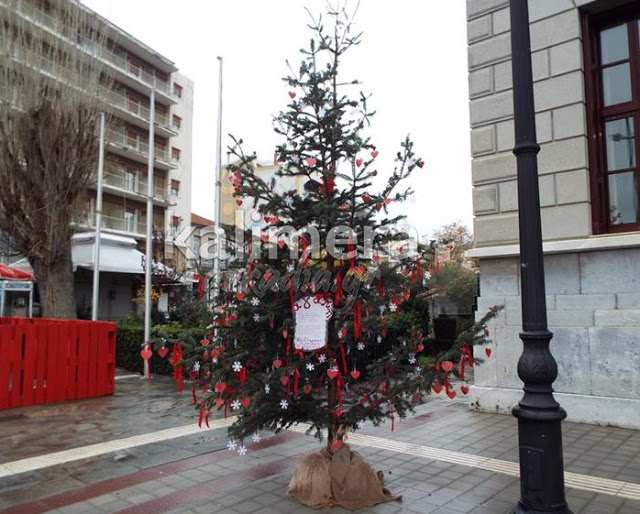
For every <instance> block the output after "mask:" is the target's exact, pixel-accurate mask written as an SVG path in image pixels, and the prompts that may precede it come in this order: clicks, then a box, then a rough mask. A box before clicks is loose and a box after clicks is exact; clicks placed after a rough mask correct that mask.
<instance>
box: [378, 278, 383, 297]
mask: <svg viewBox="0 0 640 514" xmlns="http://www.w3.org/2000/svg"><path fill="white" fill-rule="evenodd" d="M378 296H379V297H380V298H384V280H382V277H380V278H379V279H378Z"/></svg>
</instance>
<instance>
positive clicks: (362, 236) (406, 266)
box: [184, 10, 486, 506]
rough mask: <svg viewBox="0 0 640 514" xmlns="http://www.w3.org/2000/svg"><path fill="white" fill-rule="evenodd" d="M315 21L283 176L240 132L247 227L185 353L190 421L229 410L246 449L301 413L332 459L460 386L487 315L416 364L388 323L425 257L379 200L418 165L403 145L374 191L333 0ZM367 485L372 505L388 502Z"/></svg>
mask: <svg viewBox="0 0 640 514" xmlns="http://www.w3.org/2000/svg"><path fill="white" fill-rule="evenodd" d="M312 20H313V21H312V23H311V25H310V27H311V29H312V31H313V35H314V37H313V38H312V39H311V42H310V45H309V47H308V49H306V50H303V51H302V55H303V58H302V62H301V63H300V65H299V67H297V68H295V69H294V68H292V67H290V69H291V73H290V75H289V76H288V77H287V78H286V79H285V82H286V88H285V90H284V92H283V96H285V97H287V96H288V104H287V108H286V110H284V111H282V112H280V113H279V115H277V116H276V117H275V119H274V129H275V131H276V132H277V133H278V134H280V135H281V136H282V138H283V142H282V144H280V145H279V146H278V147H277V148H276V156H277V161H278V163H279V164H280V167H279V170H278V171H277V173H276V174H275V176H274V177H272V178H271V179H265V178H264V176H263V174H261V173H260V170H259V168H258V166H257V162H256V158H255V155H249V154H247V153H245V151H244V150H243V147H242V141H241V140H236V139H234V140H233V141H234V143H233V145H232V146H231V147H230V151H231V153H232V154H233V156H234V159H235V160H234V161H233V162H234V163H233V164H232V165H230V166H229V168H228V170H229V177H228V179H229V180H231V182H232V184H233V185H234V188H235V196H236V203H237V208H238V209H239V210H245V211H247V212H245V216H244V217H243V218H244V219H245V220H246V223H245V224H244V225H242V224H241V225H240V226H239V227H235V229H230V230H229V231H228V241H227V248H226V252H227V254H228V266H227V271H226V272H225V273H224V276H223V277H222V278H221V280H220V284H219V285H220V291H219V292H220V294H219V295H218V296H217V299H216V308H215V319H214V325H213V327H214V328H213V330H212V333H211V334H210V339H208V340H205V341H203V344H202V346H200V345H198V346H196V347H194V348H191V349H190V350H189V351H188V352H185V355H184V357H185V359H186V362H187V363H188V366H189V367H190V372H191V377H192V378H193V379H194V380H196V381H197V382H199V384H200V385H201V390H202V391H203V394H202V395H201V397H200V398H198V399H197V405H198V409H199V410H200V417H201V421H202V420H205V421H206V419H207V416H208V415H209V412H211V411H214V410H219V411H221V412H223V413H224V415H228V416H236V418H235V421H234V423H233V424H232V425H231V427H230V428H229V437H230V439H232V441H234V443H233V444H237V445H238V447H239V448H241V452H242V453H244V451H245V447H244V442H243V441H244V440H245V438H248V437H251V436H253V435H254V434H256V433H258V432H259V431H260V430H262V429H272V430H276V431H277V430H280V429H282V428H286V427H289V426H291V425H293V424H299V423H304V424H306V425H307V426H308V428H309V431H310V432H312V433H314V434H315V435H317V436H318V437H325V438H326V443H327V444H326V448H325V449H324V450H323V453H322V455H323V457H322V458H324V459H332V458H335V456H336V455H337V454H339V453H340V452H342V453H341V455H344V452H349V451H350V450H349V449H348V447H347V446H346V445H345V444H344V440H345V436H346V434H347V433H348V431H351V430H357V429H358V428H359V427H360V426H361V425H362V423H363V422H365V421H367V420H368V421H371V422H373V423H374V424H376V425H377V424H379V423H380V422H382V421H385V420H390V421H391V422H392V423H393V422H394V421H395V419H396V418H398V417H404V416H405V415H406V414H407V412H408V411H410V410H411V409H412V406H413V405H414V404H415V403H416V402H420V401H422V400H423V397H424V395H425V394H427V393H428V392H430V391H431V390H432V387H434V388H436V389H438V388H442V387H444V388H446V391H447V392H448V393H450V394H456V393H455V391H454V390H453V388H454V386H453V385H452V384H453V379H449V375H451V374H453V373H454V372H455V369H453V368H454V366H453V365H452V363H453V362H454V361H457V360H458V359H461V357H462V359H463V360H464V361H465V362H466V363H467V365H472V364H473V359H472V353H471V351H470V348H471V346H472V345H473V344H474V343H482V342H484V335H483V334H482V327H483V324H484V322H485V321H486V320H484V321H482V323H481V324H480V325H478V326H477V327H474V330H475V332H474V334H472V336H471V337H468V338H467V339H466V340H465V342H464V346H462V345H461V344H457V345H454V347H452V348H451V349H450V350H449V351H448V352H447V361H446V362H444V363H442V364H441V363H439V362H433V361H428V360H424V359H423V360H422V361H421V360H420V359H419V356H420V354H421V353H422V352H423V351H424V350H425V346H424V345H425V343H424V337H423V333H422V332H421V328H420V326H419V324H416V325H415V326H413V327H408V328H407V327H405V328H404V329H402V330H401V329H398V323H397V320H398V316H399V315H400V314H401V311H402V309H403V304H404V302H405V301H406V300H408V299H409V298H410V296H411V294H412V291H415V290H416V288H419V287H421V284H422V282H423V268H424V265H425V263H424V262H423V260H422V257H421V254H420V251H419V250H420V249H419V247H418V243H417V237H416V236H415V234H413V233H411V231H407V230H406V228H404V229H401V228H399V224H400V223H401V221H402V217H401V216H391V215H390V214H389V211H388V208H389V206H390V205H392V204H397V203H400V202H403V201H404V200H406V199H407V198H408V196H409V195H410V194H411V193H412V192H411V191H410V190H408V189H406V188H402V184H401V183H402V181H403V180H404V179H406V178H407V177H408V176H409V175H411V174H412V173H414V172H421V171H422V169H423V161H422V159H421V158H420V157H419V156H417V155H416V154H415V153H414V148H413V143H412V142H411V140H410V139H409V138H407V139H405V140H404V141H403V142H402V143H401V144H400V147H399V151H398V152H397V154H396V155H395V167H394V169H393V170H392V171H391V172H390V173H388V174H387V179H386V181H382V183H381V185H378V187H376V184H378V181H379V180H380V177H379V178H376V176H377V175H378V174H379V171H378V165H377V162H378V161H377V158H378V154H379V152H382V151H385V150H384V149H380V150H379V149H378V148H377V147H376V146H375V144H374V142H372V141H371V140H370V139H369V138H368V137H367V135H366V129H367V126H368V125H369V123H370V121H371V118H372V116H373V113H372V112H371V111H370V110H369V108H368V106H367V100H368V97H367V96H366V95H365V94H363V93H362V92H361V91H360V90H359V87H360V86H359V84H358V82H357V81H355V80H352V79H351V78H349V79H344V78H342V75H341V74H339V66H340V63H341V62H342V58H343V56H344V54H345V52H347V51H349V49H351V48H352V47H353V46H354V45H357V44H358V43H359V42H360V34H355V33H353V32H352V30H353V27H352V24H351V21H350V19H349V17H348V15H347V14H346V13H345V11H344V10H336V11H332V12H329V13H328V21H329V29H326V28H325V25H324V21H323V20H322V19H321V18H320V19H313V18H312ZM380 175H381V176H382V175H383V173H382V172H380ZM250 211H251V212H252V214H251V215H249V214H248V213H249V212H250ZM256 213H257V215H256ZM424 335H425V336H426V334H424ZM449 365H451V367H450V366H449ZM463 387H464V386H463ZM371 476H372V477H374V476H375V474H373V473H372V474H371ZM376 480H377V478H376ZM310 487H312V485H310V484H306V485H305V484H300V483H297V484H294V485H292V489H294V490H295V489H296V488H297V492H298V493H299V494H298V497H300V499H301V500H302V501H304V502H305V503H307V504H309V505H320V504H323V503H322V502H323V501H324V502H325V503H324V504H331V503H340V500H339V499H338V498H337V497H338V496H339V495H338V494H336V491H335V490H334V491H333V492H331V493H327V494H328V495H329V496H327V495H326V494H324V492H318V491H315V492H314V491H311V492H310V489H309V488H310ZM378 489H379V490H378V492H377V493H375V494H374V493H372V494H373V496H372V498H371V499H370V502H369V504H373V503H378V502H380V501H385V500H386V499H390V498H391V496H390V495H388V494H385V493H383V492H382V489H381V487H379V488H378ZM302 490H303V491H302ZM301 491H302V492H301ZM343 493H345V494H342V497H343V500H344V499H345V498H346V500H344V501H346V502H347V503H344V501H343V502H342V504H343V505H346V504H348V501H349V500H348V497H349V495H350V493H349V492H348V491H343ZM318 498H323V500H322V501H320V503H318V502H317V501H316V500H317V499H318ZM328 498H329V499H328ZM361 506H362V505H361Z"/></svg>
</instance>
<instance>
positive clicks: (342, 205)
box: [339, 203, 351, 211]
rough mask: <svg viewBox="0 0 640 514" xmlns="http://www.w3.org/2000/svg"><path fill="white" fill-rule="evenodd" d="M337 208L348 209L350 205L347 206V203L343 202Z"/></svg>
mask: <svg viewBox="0 0 640 514" xmlns="http://www.w3.org/2000/svg"><path fill="white" fill-rule="evenodd" d="M339 209H340V210H341V211H348V210H349V209H351V207H349V204H348V203H343V204H341V205H340V207H339Z"/></svg>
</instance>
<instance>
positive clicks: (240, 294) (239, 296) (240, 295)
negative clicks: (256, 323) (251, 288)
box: [236, 291, 245, 301]
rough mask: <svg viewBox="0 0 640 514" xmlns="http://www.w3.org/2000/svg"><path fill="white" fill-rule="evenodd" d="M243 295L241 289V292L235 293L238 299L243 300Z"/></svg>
mask: <svg viewBox="0 0 640 514" xmlns="http://www.w3.org/2000/svg"><path fill="white" fill-rule="evenodd" d="M244 297H245V294H244V293H243V292H242V291H241V292H239V293H236V298H237V299H238V300H239V301H242V300H244Z"/></svg>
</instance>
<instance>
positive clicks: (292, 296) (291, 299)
mask: <svg viewBox="0 0 640 514" xmlns="http://www.w3.org/2000/svg"><path fill="white" fill-rule="evenodd" d="M287 285H288V286H289V302H290V303H291V311H293V307H294V305H295V304H296V301H295V296H294V294H293V284H292V282H291V277H289V278H288V279H287Z"/></svg>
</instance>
